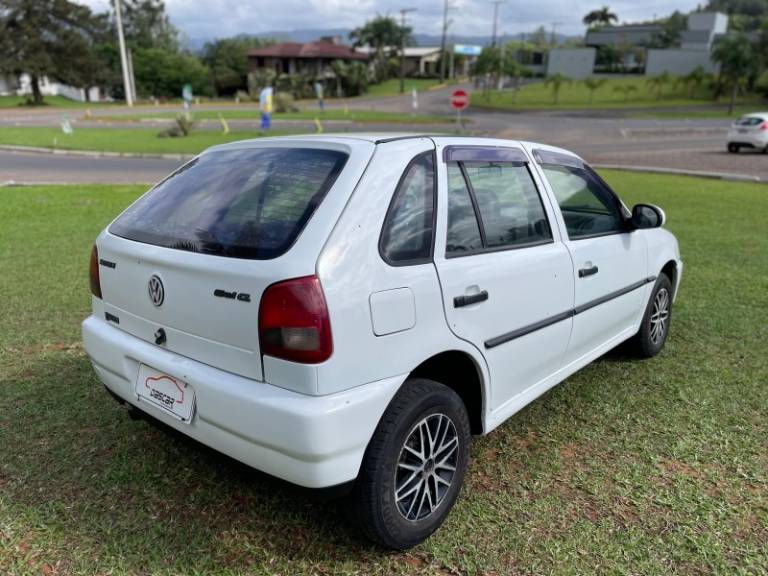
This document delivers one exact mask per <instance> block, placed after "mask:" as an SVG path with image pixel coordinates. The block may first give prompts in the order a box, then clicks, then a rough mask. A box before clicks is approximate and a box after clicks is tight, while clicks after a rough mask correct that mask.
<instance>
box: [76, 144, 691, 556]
mask: <svg viewBox="0 0 768 576" xmlns="http://www.w3.org/2000/svg"><path fill="white" fill-rule="evenodd" d="M663 224H664V214H663V212H662V211H661V210H660V209H659V208H656V207H653V206H650V205H643V204H640V205H637V206H635V207H634V209H633V210H632V211H629V210H628V209H627V208H626V207H625V206H624V204H623V203H622V202H621V200H620V199H619V198H618V197H617V196H616V194H615V193H614V192H613V191H612V190H611V189H610V187H609V186H608V185H607V184H606V183H605V182H604V181H603V180H602V179H601V178H600V176H598V175H597V174H596V173H595V172H594V171H593V170H592V169H591V168H590V167H589V166H587V165H586V164H585V163H584V162H583V161H582V160H581V159H580V158H578V157H577V156H575V155H573V154H571V153H569V152H567V151H565V150H561V149H556V148H552V147H549V146H544V145H540V144H532V143H527V142H514V141H508V140H494V139H480V138H460V137H442V136H441V137H429V136H415V135H409V136H397V137H393V136H392V135H378V136H377V135H366V134H360V135H354V134H347V135H327V136H315V137H312V136H309V137H299V136H296V137H285V138H264V139H259V140H253V141H246V142H238V143H234V144H228V145H224V146H218V147H215V148H211V149H210V150H208V151H206V152H204V153H203V154H201V155H200V156H199V157H197V158H195V159H194V160H192V161H191V162H189V163H188V164H186V165H185V166H184V167H182V168H181V169H179V170H178V171H177V172H176V173H174V174H173V175H171V176H169V177H168V178H167V179H166V180H164V181H162V182H161V183H160V184H158V185H157V186H155V187H154V188H152V189H151V190H150V191H149V192H148V193H147V194H145V195H144V196H143V197H142V198H140V199H139V200H138V201H137V202H135V203H134V204H133V205H132V206H130V207H129V208H128V209H127V210H126V211H125V212H124V213H123V214H122V215H120V216H119V217H118V218H117V219H116V220H115V221H114V222H112V224H110V226H109V227H108V228H107V229H106V230H104V231H103V232H102V233H101V234H100V235H99V237H98V239H97V240H96V244H95V246H94V249H93V254H92V260H91V269H90V273H91V288H92V292H93V315H92V316H90V317H89V318H88V319H86V320H85V322H84V323H83V339H84V342H85V348H86V350H87V351H88V354H89V355H90V357H91V359H92V361H93V366H94V367H95V369H96V372H97V374H98V376H99V378H100V379H101V381H102V382H103V383H104V384H105V385H106V387H107V389H108V390H109V391H110V392H111V393H112V394H113V396H114V397H115V398H116V399H118V400H119V401H120V402H121V403H123V404H125V405H126V406H128V407H129V410H131V411H133V412H134V413H136V412H137V411H138V410H140V411H142V413H144V414H146V415H149V416H152V417H154V418H155V419H157V420H160V421H162V422H164V423H165V424H167V425H168V426H171V427H173V428H175V429H176V430H179V431H181V432H183V433H184V434H186V435H188V436H191V437H192V438H195V439H197V440H199V441H200V442H202V443H204V444H206V445H208V446H211V447H213V448H215V449H217V450H219V451H221V452H224V453H226V454H228V455H230V456H232V457H234V458H236V459H238V460H240V461H242V462H245V463H247V464H249V465H251V466H253V467H255V468H258V469H260V470H263V471H265V472H267V473H269V474H272V475H274V476H278V477H280V478H283V479H285V480H288V481H290V482H293V483H296V484H299V485H302V486H307V487H313V488H320V487H330V486H337V485H346V486H348V487H349V488H350V489H351V495H352V498H353V501H354V505H355V508H356V510H357V512H358V513H359V517H360V519H361V523H362V525H363V526H364V527H365V529H366V530H367V531H368V533H369V534H370V535H371V536H372V537H374V538H375V539H377V540H378V541H379V542H381V543H383V544H385V545H387V546H390V547H394V548H399V549H404V548H407V547H410V546H413V545H415V544H417V543H419V542H421V541H422V540H424V539H425V538H426V537H428V536H429V535H430V534H431V533H432V532H434V531H435V530H436V529H437V528H438V526H440V524H441V523H442V522H443V520H444V518H445V517H446V515H447V514H448V512H449V511H450V509H451V507H452V506H453V504H454V502H455V501H456V498H457V496H458V494H459V490H460V487H461V484H462V481H463V478H464V474H465V471H466V468H467V462H468V458H469V444H470V438H471V435H472V434H487V433H488V432H490V431H491V430H493V429H494V428H496V427H497V426H498V425H499V424H501V423H502V422H504V421H505V420H506V419H507V418H509V417H510V416H512V415H513V414H514V413H515V412H517V411H518V410H520V409H521V408H523V407H524V406H525V405H526V404H528V403H529V402H531V401H533V400H534V399H535V398H536V397H537V396H539V395H541V394H543V393H544V392H545V391H547V390H548V389H550V388H551V387H552V386H554V385H555V384H557V383H558V382H561V381H562V380H564V379H565V378H566V377H568V376H569V375H570V374H573V373H574V372H575V371H576V370H578V369H579V368H581V367H583V366H585V365H586V364H588V363H589V362H591V361H592V360H594V359H595V358H597V357H598V356H600V355H602V354H604V353H605V352H607V351H608V350H610V349H611V348H613V347H615V346H616V345H617V344H619V343H621V342H622V341H624V340H627V339H630V338H632V339H634V343H635V345H636V349H637V351H638V352H639V353H640V354H641V355H643V356H646V357H650V356H653V355H655V354H657V353H658V352H659V351H660V350H661V348H662V347H663V345H664V342H665V339H666V337H667V333H668V331H669V325H670V320H671V306H672V301H673V300H674V297H675V295H676V293H677V287H678V285H679V282H680V276H681V273H682V268H683V265H682V262H681V260H680V255H679V251H678V245H677V242H676V240H675V238H674V237H673V236H672V234H670V233H669V232H668V231H666V230H664V229H663V228H662V227H661V226H662V225H663Z"/></svg>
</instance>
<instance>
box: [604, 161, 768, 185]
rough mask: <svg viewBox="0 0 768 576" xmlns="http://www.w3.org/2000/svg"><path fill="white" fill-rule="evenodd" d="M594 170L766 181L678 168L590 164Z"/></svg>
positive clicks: (752, 177)
mask: <svg viewBox="0 0 768 576" xmlns="http://www.w3.org/2000/svg"><path fill="white" fill-rule="evenodd" d="M590 165H591V166H593V167H594V168H601V169H605V170H624V171H627V172H649V173H655V174H672V175H675V176H693V177H696V178H710V179H713V180H728V181H731V182H753V183H754V182H759V183H763V184H764V183H765V182H766V181H765V180H763V179H761V178H760V177H759V176H747V175H744V174H730V173H728V172H707V171H703V170H683V169H680V168H661V167H657V166H626V165H623V164H590Z"/></svg>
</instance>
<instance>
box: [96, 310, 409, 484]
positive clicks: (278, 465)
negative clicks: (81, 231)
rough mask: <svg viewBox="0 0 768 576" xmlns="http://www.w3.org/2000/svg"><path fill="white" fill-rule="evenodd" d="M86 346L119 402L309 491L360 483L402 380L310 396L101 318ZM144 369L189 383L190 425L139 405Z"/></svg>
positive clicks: (160, 411) (385, 381)
mask: <svg viewBox="0 0 768 576" xmlns="http://www.w3.org/2000/svg"><path fill="white" fill-rule="evenodd" d="M82 329H83V343H84V345H85V349H86V351H87V352H88V355H89V356H90V358H91V361H92V363H93V366H94V368H95V370H96V373H97V375H98V377H99V379H100V380H101V381H102V382H103V383H104V385H105V386H106V387H107V388H108V389H109V390H111V391H112V392H114V393H115V394H116V395H118V396H119V397H120V398H122V399H124V400H125V401H127V402H129V403H131V404H132V405H134V406H136V407H137V408H139V409H141V410H142V411H144V412H146V413H147V414H149V415H150V416H152V417H154V418H156V419H157V420H160V421H161V422H163V423H165V424H167V425H168V426H171V427H172V428H174V429H176V430H178V431H180V432H182V433H183V434H186V435H187V436H190V437H192V438H194V439H195V440H198V441H199V442H201V443H203V444H205V445H207V446H210V447H211V448H214V449H215V450H218V451H220V452H223V453H224V454H227V455H229V456H231V457H233V458H235V459H237V460H240V461H241V462H244V463H245V464H248V465H249V466H252V467H254V468H257V469H259V470H262V471H263V472H266V473H268V474H271V475H273V476H277V477H278V478H282V479H284V480H288V481H289V482H293V483H294V484H298V485H300V486H305V487H308V488H324V487H328V486H335V485H337V484H342V483H344V482H348V481H350V480H353V479H354V478H356V477H357V474H358V471H359V469H360V464H361V462H362V459H363V455H364V453H365V449H366V446H367V445H368V441H369V440H370V438H371V436H372V435H373V432H374V430H375V428H376V425H377V424H378V422H379V419H380V418H381V415H382V414H383V413H384V410H385V409H386V407H387V405H388V404H389V401H390V400H391V399H392V397H393V396H394V394H395V392H396V391H397V389H398V388H399V387H400V385H401V384H402V382H403V381H404V380H405V375H402V376H396V377H392V378H387V379H385V380H380V381H378V382H372V383H369V384H366V385H363V386H358V387H356V388H352V389H350V390H347V391H344V392H340V393H338V394H332V395H328V396H306V395H303V394H298V393H296V392H291V391H289V390H285V389H283V388H278V387H276V386H272V385H270V384H266V383H263V382H257V381H254V380H250V379H248V378H243V377H242V376H236V375H234V374H231V373H229V372H225V371H223V370H219V369H217V368H213V367H211V366H208V365H206V364H202V363H200V362H197V361H195V360H191V359H189V358H186V357H184V356H180V355H178V354H174V353H172V352H169V351H167V350H164V349H162V348H160V347H159V346H155V345H153V344H150V343H148V342H145V341H143V340H141V339H139V338H136V337H134V336H131V335H129V334H127V333H125V332H123V331H121V330H119V329H118V328H115V327H113V326H111V325H109V324H107V323H106V322H105V321H103V320H101V319H100V318H98V317H95V316H91V317H89V318H88V319H86V320H85V322H83V326H82ZM140 364H146V365H148V366H151V367H153V368H155V369H157V370H159V371H162V372H165V373H167V374H169V375H171V376H174V377H176V378H179V379H181V380H183V381H185V382H187V383H188V384H189V385H190V386H191V387H192V388H193V389H194V390H195V395H196V410H195V414H194V416H193V418H192V421H191V422H190V423H189V424H185V423H182V422H180V421H178V420H176V419H175V418H174V417H172V416H170V415H168V414H167V413H165V412H164V411H162V410H161V409H159V408H156V407H155V406H153V405H151V404H148V403H146V402H144V401H140V400H138V397H137V396H136V394H135V392H134V383H135V381H136V378H137V376H138V370H139V365H140Z"/></svg>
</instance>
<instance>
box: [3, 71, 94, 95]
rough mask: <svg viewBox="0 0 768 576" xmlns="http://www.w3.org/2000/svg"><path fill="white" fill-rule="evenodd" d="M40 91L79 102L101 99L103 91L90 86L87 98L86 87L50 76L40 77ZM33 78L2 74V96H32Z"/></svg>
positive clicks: (24, 75) (27, 75)
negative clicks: (63, 82)
mask: <svg viewBox="0 0 768 576" xmlns="http://www.w3.org/2000/svg"><path fill="white" fill-rule="evenodd" d="M40 92H41V93H42V94H43V96H63V97H64V98H69V99H70V100H75V101H77V102H86V101H90V102H95V101H98V100H101V91H100V90H99V88H98V87H96V86H92V87H91V88H88V91H87V96H88V98H86V89H84V88H75V87H73V86H69V85H67V84H62V83H61V82H52V81H50V80H49V79H48V77H46V76H43V77H42V78H40ZM31 95H32V79H31V78H30V76H29V74H22V75H21V76H19V77H14V76H13V75H5V76H0V96H31Z"/></svg>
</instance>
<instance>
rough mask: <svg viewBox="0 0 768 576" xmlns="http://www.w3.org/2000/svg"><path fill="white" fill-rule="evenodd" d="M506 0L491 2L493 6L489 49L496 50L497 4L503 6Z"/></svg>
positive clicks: (493, 0)
mask: <svg viewBox="0 0 768 576" xmlns="http://www.w3.org/2000/svg"><path fill="white" fill-rule="evenodd" d="M505 1H506V0H492V1H491V4H493V35H492V36H491V48H496V29H497V28H498V24H499V4H504V2H505Z"/></svg>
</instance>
